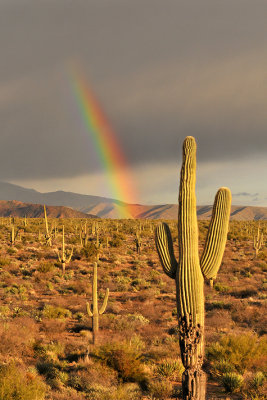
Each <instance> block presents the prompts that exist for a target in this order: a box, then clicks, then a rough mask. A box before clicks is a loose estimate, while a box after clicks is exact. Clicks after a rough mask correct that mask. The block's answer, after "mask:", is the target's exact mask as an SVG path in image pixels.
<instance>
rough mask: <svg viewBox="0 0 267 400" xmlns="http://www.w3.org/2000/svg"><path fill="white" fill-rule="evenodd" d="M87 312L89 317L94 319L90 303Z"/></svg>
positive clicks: (87, 305)
mask: <svg viewBox="0 0 267 400" xmlns="http://www.w3.org/2000/svg"><path fill="white" fill-rule="evenodd" d="M86 310H87V314H88V315H89V317H92V316H93V313H92V311H91V307H90V304H89V303H88V301H87V302H86Z"/></svg>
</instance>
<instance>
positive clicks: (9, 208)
mask: <svg viewBox="0 0 267 400" xmlns="http://www.w3.org/2000/svg"><path fill="white" fill-rule="evenodd" d="M46 213H47V216H48V217H50V218H97V217H96V216H95V215H91V214H85V213H82V212H80V211H76V210H73V209H71V208H68V207H63V206H47V207H46ZM25 215H26V216H27V217H29V218H43V217H44V207H43V205H41V204H30V203H22V202H21V201H16V200H10V201H5V200H1V201H0V217H10V216H11V217H20V218H22V217H24V216H25Z"/></svg>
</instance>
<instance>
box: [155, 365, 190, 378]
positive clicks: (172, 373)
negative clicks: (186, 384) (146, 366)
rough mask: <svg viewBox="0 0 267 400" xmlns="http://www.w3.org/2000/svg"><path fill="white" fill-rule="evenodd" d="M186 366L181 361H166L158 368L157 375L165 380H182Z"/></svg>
mask: <svg viewBox="0 0 267 400" xmlns="http://www.w3.org/2000/svg"><path fill="white" fill-rule="evenodd" d="M183 371H184V366H183V364H182V362H181V361H180V360H164V361H162V362H161V363H160V364H159V365H158V366H157V367H156V373H157V374H158V375H160V376H162V377H165V378H169V379H171V378H175V379H176V380H178V379H180V378H181V375H182V373H183Z"/></svg>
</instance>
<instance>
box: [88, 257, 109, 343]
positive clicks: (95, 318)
mask: <svg viewBox="0 0 267 400" xmlns="http://www.w3.org/2000/svg"><path fill="white" fill-rule="evenodd" d="M108 295H109V289H108V288H107V289H106V293H105V297H104V300H103V304H102V306H101V307H100V310H98V293H97V263H94V275H93V284H92V298H93V304H92V307H90V305H89V303H88V302H87V303H86V308H87V313H88V315H89V317H91V318H92V328H93V343H94V344H95V343H96V340H97V333H98V329H99V315H101V314H104V312H105V311H106V307H107V303H108Z"/></svg>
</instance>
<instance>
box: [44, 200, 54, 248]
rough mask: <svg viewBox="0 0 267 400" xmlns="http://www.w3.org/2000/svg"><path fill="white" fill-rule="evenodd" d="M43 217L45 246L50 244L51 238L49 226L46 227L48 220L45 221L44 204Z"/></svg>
mask: <svg viewBox="0 0 267 400" xmlns="http://www.w3.org/2000/svg"><path fill="white" fill-rule="evenodd" d="M44 219H45V230H46V234H45V242H46V245H47V246H50V247H51V246H52V238H51V234H50V232H49V228H48V221H47V215H46V208H45V205H44Z"/></svg>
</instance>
